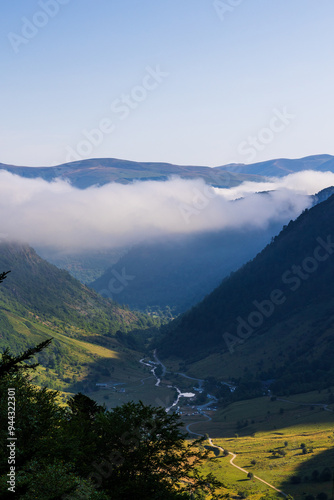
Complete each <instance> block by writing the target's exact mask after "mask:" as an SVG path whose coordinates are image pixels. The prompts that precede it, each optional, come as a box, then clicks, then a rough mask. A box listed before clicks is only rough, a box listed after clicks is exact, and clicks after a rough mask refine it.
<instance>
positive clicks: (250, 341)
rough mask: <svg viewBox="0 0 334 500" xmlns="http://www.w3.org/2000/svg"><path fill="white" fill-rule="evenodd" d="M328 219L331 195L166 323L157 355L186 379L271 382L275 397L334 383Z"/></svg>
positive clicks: (333, 253)
mask: <svg viewBox="0 0 334 500" xmlns="http://www.w3.org/2000/svg"><path fill="white" fill-rule="evenodd" d="M333 221H334V195H332V196H330V198H328V199H327V200H326V201H323V202H322V203H320V204H318V205H316V206H314V207H313V208H311V209H310V210H306V211H304V213H303V214H302V215H300V217H298V219H297V220H295V221H291V222H290V223H289V224H288V226H286V227H285V228H284V229H283V230H282V231H281V233H280V234H279V236H277V237H276V238H275V239H274V240H273V241H272V242H271V243H270V244H269V245H267V247H266V248H265V249H264V250H263V251H262V252H261V253H259V254H258V255H257V256H256V257H255V258H254V259H253V260H252V261H250V262H248V263H247V264H246V265H244V266H243V267H241V268H240V269H239V270H238V271H237V272H235V273H233V274H232V275H231V276H230V277H228V278H226V279H225V280H224V281H223V282H222V283H221V284H220V286H219V287H218V288H216V289H215V290H214V291H213V292H212V293H211V294H210V295H208V296H207V297H206V298H205V299H204V300H203V301H202V302H201V303H199V304H198V305H196V306H195V307H193V308H192V309H190V310H189V311H188V312H186V313H185V314H183V315H182V316H180V317H179V318H177V319H176V320H174V321H173V322H172V323H170V324H169V325H168V326H167V329H166V334H165V338H164V340H163V341H162V342H161V344H160V346H159V350H160V354H161V355H163V356H164V357H165V358H167V357H170V356H172V357H173V358H175V357H177V358H179V359H181V360H182V361H183V362H186V363H187V365H188V368H189V372H188V373H189V374H199V373H206V374H207V375H212V376H216V377H218V378H220V379H224V378H227V377H236V378H238V379H244V380H245V381H247V380H248V382H249V381H253V382H254V383H255V382H259V381H261V380H262V381H263V380H268V379H270V380H272V381H273V384H272V387H273V388H274V390H276V391H277V392H279V393H285V394H287V393H289V392H303V391H307V390H312V389H314V388H317V389H318V388H319V387H328V386H329V385H331V384H332V382H333V377H334V365H333V359H334V232H333V227H334V226H333ZM258 387H259V386H258ZM249 394H251V389H249Z"/></svg>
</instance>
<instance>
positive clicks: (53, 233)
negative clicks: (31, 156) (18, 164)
mask: <svg viewBox="0 0 334 500" xmlns="http://www.w3.org/2000/svg"><path fill="white" fill-rule="evenodd" d="M0 185H1V197H0V236H1V237H2V239H6V240H16V241H22V242H26V243H29V244H30V245H31V246H33V247H34V246H36V247H39V248H41V247H50V248H54V249H57V250H59V251H80V250H93V249H94V250H96V249H106V248H115V247H121V246H127V245H132V244H136V243H139V242H143V241H147V240H150V239H155V238H161V237H165V236H169V235H174V234H190V233H194V232H200V231H210V230H221V229H225V228H228V229H232V228H235V229H247V228H252V227H254V226H256V227H263V228H265V227H267V225H268V224H269V223H270V222H272V221H282V222H285V221H286V220H287V219H293V218H295V217H297V216H298V215H299V214H300V213H301V212H302V210H304V209H305V208H307V207H309V206H310V204H311V201H310V198H309V196H308V195H310V194H315V193H316V192H318V191H320V190H321V189H324V188H325V187H328V186H332V185H334V174H333V173H330V172H325V173H319V172H311V171H305V172H300V173H297V174H292V175H288V176H286V177H284V178H281V179H270V180H269V181H268V182H266V183H254V182H246V183H243V184H242V185H240V186H238V187H236V188H231V189H216V188H211V187H210V186H207V185H205V183H204V182H203V181H202V180H184V179H180V178H171V179H170V180H168V181H166V182H158V181H147V182H134V183H133V184H128V185H122V184H116V183H111V184H107V185H104V186H102V187H98V186H93V187H90V188H88V189H85V190H80V189H77V188H75V187H73V186H71V185H70V184H69V183H67V182H65V181H62V180H55V181H53V182H47V181H44V180H42V179H26V178H22V177H19V176H16V175H13V174H11V173H9V172H6V171H1V172H0ZM260 191H267V193H262V194H257V193H258V192H260ZM240 197H242V199H238V198H240Z"/></svg>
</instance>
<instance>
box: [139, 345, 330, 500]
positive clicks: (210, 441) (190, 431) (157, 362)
mask: <svg viewBox="0 0 334 500" xmlns="http://www.w3.org/2000/svg"><path fill="white" fill-rule="evenodd" d="M153 356H154V359H155V363H154V364H155V365H160V366H161V367H162V374H161V377H163V376H164V375H165V374H166V373H168V372H167V369H166V367H165V365H164V364H163V363H162V362H161V361H160V360H159V359H158V357H157V353H156V351H154V353H153ZM140 363H142V364H144V365H146V366H148V367H150V368H152V365H151V364H149V363H146V362H145V361H144V359H141V360H140ZM155 368H156V367H153V368H152V369H151V372H152V374H153V375H154V377H155V378H156V379H157V383H156V384H155V385H156V386H159V385H160V381H161V380H160V378H159V377H157V375H156V374H155ZM178 375H182V376H184V377H186V378H190V379H192V380H197V381H198V383H199V387H200V388H201V385H202V384H203V382H204V381H203V380H200V379H195V378H193V377H189V376H187V375H185V374H183V373H179V374H178ZM148 378H150V377H148ZM143 380H146V379H142V381H143ZM142 381H141V382H142ZM175 388H176V387H175ZM176 389H177V391H178V393H179V397H180V394H182V393H181V391H180V390H179V389H178V388H176ZM178 399H179V398H178ZM178 399H177V401H178ZM282 401H283V400H282ZM210 404H212V402H211V401H209V402H208V403H207V404H205V405H203V406H202V408H205V407H206V406H208V405H210ZM172 406H175V402H174V404H173V405H172ZM172 406H171V407H170V408H172ZM170 408H168V410H170ZM324 409H326V408H324ZM168 410H167V411H168ZM329 411H331V410H329ZM200 414H201V415H202V416H203V417H205V418H207V419H208V421H209V422H210V421H211V420H212V418H211V417H210V416H209V415H207V414H206V413H204V412H201V413H200ZM202 423H203V421H202V420H199V421H197V422H191V423H190V424H188V425H187V426H186V430H187V432H189V433H190V434H194V435H195V436H199V437H204V436H203V434H199V433H198V432H194V431H192V430H191V429H190V427H191V426H193V425H195V424H202ZM208 441H209V443H210V445H211V446H212V447H213V448H218V450H220V451H222V452H224V448H222V447H221V446H218V445H215V444H214V443H213V442H212V439H211V438H210V437H208ZM229 455H232V458H231V459H230V464H231V465H232V466H233V467H236V468H237V469H239V470H240V471H241V472H244V473H245V474H246V475H248V471H247V470H246V469H243V468H242V467H239V465H236V464H235V463H234V460H235V459H236V458H237V455H236V454H235V453H232V452H231V451H229ZM253 478H254V479H257V480H258V481H261V483H264V484H265V485H266V486H268V487H269V488H272V489H273V490H275V491H277V492H278V493H280V494H281V495H283V496H284V497H287V495H286V494H285V493H284V492H283V491H282V490H279V489H278V488H276V487H275V486H273V485H272V484H270V483H267V481H265V480H264V479H261V478H260V477H258V476H255V475H254V476H253Z"/></svg>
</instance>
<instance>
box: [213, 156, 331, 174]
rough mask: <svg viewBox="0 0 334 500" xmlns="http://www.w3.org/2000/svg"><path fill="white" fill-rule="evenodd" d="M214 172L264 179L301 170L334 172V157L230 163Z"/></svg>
mask: <svg viewBox="0 0 334 500" xmlns="http://www.w3.org/2000/svg"><path fill="white" fill-rule="evenodd" d="M215 170H219V171H221V172H230V173H234V174H243V175H249V174H252V175H260V176H264V177H283V176H285V175H288V174H293V173H295V172H300V171H301V170H316V171H317V172H334V157H333V156H331V155H314V156H306V157H305V158H300V159H296V160H292V159H287V158H279V159H276V160H268V161H262V162H260V163H252V164H251V165H245V164H244V163H232V164H229V165H223V166H221V167H216V169H215Z"/></svg>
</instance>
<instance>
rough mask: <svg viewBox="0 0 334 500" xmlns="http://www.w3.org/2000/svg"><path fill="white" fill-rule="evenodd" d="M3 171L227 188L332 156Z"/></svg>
mask: <svg viewBox="0 0 334 500" xmlns="http://www.w3.org/2000/svg"><path fill="white" fill-rule="evenodd" d="M1 169H2V170H7V171H8V172H12V173H14V174H17V175H20V176H22V177H26V178H33V179H35V178H38V177H40V178H42V179H45V180H47V181H51V180H52V179H64V180H68V181H70V182H71V184H72V185H73V186H76V187H78V188H80V189H85V188H87V187H89V186H92V185H103V184H106V183H108V182H119V183H122V184H128V183H130V182H132V181H134V180H141V181H144V180H158V181H165V180H167V179H168V178H169V177H170V176H172V175H177V176H180V177H182V178H183V179H195V178H201V179H204V181H205V182H206V183H207V184H211V185H213V186H216V187H231V186H236V185H238V184H240V183H241V182H243V181H247V180H248V181H261V180H263V178H264V177H266V176H270V177H272V176H274V177H281V176H283V175H287V174H290V173H293V172H299V171H301V170H309V169H312V170H317V171H321V172H325V171H330V172H334V157H333V156H330V155H315V156H308V157H306V158H301V159H296V160H292V159H284V158H282V159H276V160H270V161H265V162H261V163H254V164H251V165H245V164H229V165H224V166H220V167H215V168H210V167H205V166H180V165H172V164H169V163H154V162H134V161H127V160H119V159H115V158H94V159H89V160H82V161H76V162H72V163H65V164H63V165H58V166H53V167H24V166H14V165H5V164H3V163H0V170H1Z"/></svg>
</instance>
